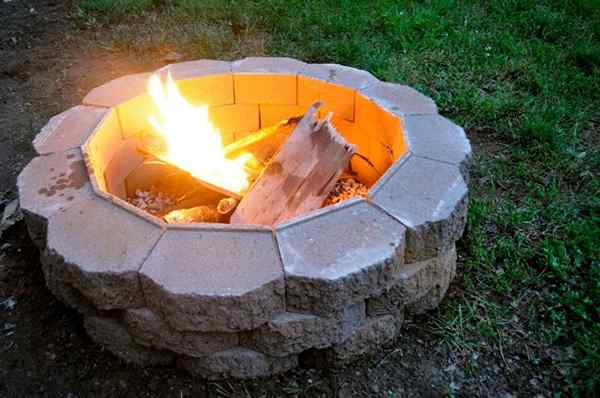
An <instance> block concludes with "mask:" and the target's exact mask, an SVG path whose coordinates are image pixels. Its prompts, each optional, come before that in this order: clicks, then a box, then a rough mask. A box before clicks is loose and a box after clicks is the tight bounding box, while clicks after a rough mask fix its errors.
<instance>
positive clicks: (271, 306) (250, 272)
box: [140, 226, 284, 331]
mask: <svg viewBox="0 0 600 398" xmlns="http://www.w3.org/2000/svg"><path fill="white" fill-rule="evenodd" d="M140 273H141V275H142V280H143V284H144V293H145V296H146V300H147V301H148V303H149V305H150V307H151V308H152V309H153V310H155V311H157V312H159V313H162V314H163V315H164V317H165V319H166V320H167V321H168V322H169V323H170V324H171V325H172V326H173V327H174V328H176V329H178V330H211V329H212V330H220V331H232V330H242V329H249V328H253V327H256V326H259V325H260V324H263V323H264V322H266V321H267V320H268V318H269V317H270V316H271V315H272V314H274V313H276V312H279V311H282V310H283V308H284V303H283V296H284V281H283V269H282V266H281V260H280V259H279V254H278V252H277V247H276V244H275V241H274V239H273V235H272V232H271V230H269V229H259V228H253V227H245V228H236V229H233V228H226V227H219V226H213V227H208V226H207V227H205V228H204V229H199V228H195V229H192V228H185V227H182V228H173V229H169V230H167V232H166V233H165V235H164V236H163V237H162V238H161V240H160V241H159V242H158V244H157V245H156V247H155V248H154V250H153V251H152V254H151V255H150V256H149V257H148V259H147V261H146V262H145V263H144V265H143V267H142V269H141V270H140Z"/></svg>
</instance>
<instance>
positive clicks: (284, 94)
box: [84, 73, 407, 215]
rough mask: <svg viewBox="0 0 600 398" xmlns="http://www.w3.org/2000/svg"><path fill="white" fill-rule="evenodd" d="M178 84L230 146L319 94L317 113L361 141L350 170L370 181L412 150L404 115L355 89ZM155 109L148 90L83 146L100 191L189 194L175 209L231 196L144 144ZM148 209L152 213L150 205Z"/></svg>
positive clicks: (295, 82) (256, 81)
mask: <svg viewBox="0 0 600 398" xmlns="http://www.w3.org/2000/svg"><path fill="white" fill-rule="evenodd" d="M176 83H177V86H178V88H179V90H180V91H181V93H182V94H183V96H184V97H185V98H186V100H188V101H189V102H190V103H191V104H193V105H208V106H209V118H210V120H211V122H212V123H213V124H214V125H215V126H216V127H217V128H218V129H219V131H220V133H221V136H222V139H223V144H224V145H227V144H230V143H232V142H234V141H236V140H239V139H241V138H243V137H244V136H246V135H248V134H250V133H252V132H255V131H257V130H260V129H262V128H267V127H271V126H274V125H275V124H277V123H279V122H281V121H283V120H286V119H289V118H291V117H296V116H301V115H303V114H304V113H305V112H306V110H307V109H308V107H309V106H310V105H311V104H312V103H314V102H315V101H318V100H320V101H322V102H324V106H323V107H322V108H321V110H320V111H319V117H324V116H325V115H326V114H327V113H329V112H331V113H332V114H333V119H332V123H333V125H334V126H335V127H336V129H337V130H338V131H339V132H340V134H341V135H343V136H344V138H345V139H346V140H347V141H349V142H350V143H352V144H354V145H356V147H357V152H358V154H359V156H355V157H354V158H353V159H352V161H351V164H350V165H349V168H348V170H347V172H348V173H349V174H350V175H353V176H354V177H355V179H356V180H357V181H359V182H361V183H363V184H365V185H366V186H367V187H371V186H372V185H373V184H374V183H375V181H376V180H377V179H378V178H379V177H381V175H382V174H383V173H384V172H385V171H386V170H387V169H388V168H389V167H390V166H391V165H392V164H393V163H394V162H395V161H396V160H397V159H398V158H400V157H401V156H402V155H403V154H405V153H406V151H407V146H406V143H405V139H404V135H403V133H402V125H401V121H400V119H399V118H398V117H397V116H395V115H393V114H391V113H389V112H387V111H386V110H384V109H382V108H381V107H379V106H378V105H376V104H375V103H374V102H372V101H371V100H369V99H368V98H366V97H365V96H363V95H362V94H361V93H359V92H358V91H357V90H355V89H352V88H348V87H345V86H341V85H337V84H333V83H329V82H326V81H324V80H320V79H317V78H312V77H307V76H300V75H288V74H250V73H246V74H244V73H235V74H217V75H209V76H202V77H197V78H192V79H184V80H177V81H176ZM157 112H158V110H157V108H156V105H155V104H154V102H153V101H152V98H151V97H150V95H149V94H147V93H145V94H142V95H139V96H137V97H134V98H132V99H129V100H128V101H126V102H124V103H122V104H120V105H118V106H117V107H116V108H113V109H111V110H110V111H109V112H108V113H107V114H106V115H105V117H104V119H103V121H102V123H101V124H100V125H99V126H98V127H97V129H96V131H95V132H94V134H93V135H92V136H90V138H89V139H88V140H87V142H86V143H85V145H84V152H85V153H86V155H87V159H88V166H89V169H90V175H91V177H92V180H93V181H92V182H93V183H94V185H95V186H96V188H97V190H99V191H101V192H103V193H105V194H108V195H112V196H114V197H116V198H118V199H120V200H123V201H127V200H128V199H131V198H132V197H135V195H136V192H145V191H148V190H150V189H153V190H154V191H156V192H161V193H164V194H165V198H167V199H165V200H166V201H167V203H162V204H161V206H164V208H161V212H163V213H164V211H165V210H169V206H170V205H171V204H172V203H170V200H172V198H184V200H183V201H182V202H178V203H177V207H174V208H190V207H194V206H201V205H211V204H215V203H217V202H218V201H219V200H220V199H222V198H225V196H224V195H223V194H221V193H218V192H215V191H211V190H210V189H207V188H201V187H198V184H197V182H196V181H195V180H194V179H193V178H191V177H190V176H189V175H187V174H186V173H185V172H181V171H180V170H178V169H177V168H175V167H172V166H169V165H167V164H165V163H163V162H160V161H157V160H155V159H152V158H151V157H150V156H148V155H144V154H143V153H142V152H140V151H139V150H138V148H139V147H140V146H141V144H142V141H143V136H144V134H146V133H148V132H151V131H153V128H152V126H151V125H150V123H149V121H148V118H149V116H150V115H152V114H157ZM366 159H368V161H367V160H366ZM190 192H192V193H193V194H192V195H190V194H189V193H190ZM168 198H170V199H168ZM174 208H173V209H174ZM145 210H147V211H148V210H149V212H150V214H154V213H153V212H152V209H145ZM155 213H156V212H155ZM155 215H156V214H155Z"/></svg>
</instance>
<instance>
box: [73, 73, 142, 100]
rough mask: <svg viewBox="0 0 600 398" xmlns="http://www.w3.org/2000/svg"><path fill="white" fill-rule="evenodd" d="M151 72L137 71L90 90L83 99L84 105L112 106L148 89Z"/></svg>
mask: <svg viewBox="0 0 600 398" xmlns="http://www.w3.org/2000/svg"><path fill="white" fill-rule="evenodd" d="M150 75H151V73H137V74H134V75H127V76H122V77H119V78H117V79H114V80H111V81H109V82H108V83H105V84H103V85H102V86H100V87H96V88H95V89H93V90H92V91H90V92H89V93H88V94H87V95H86V96H85V98H84V99H83V104H84V105H96V106H105V107H112V106H116V105H119V104H120V103H122V102H125V101H127V100H129V99H131V98H133V97H135V96H138V95H140V94H142V93H144V92H145V91H146V86H147V84H148V78H149V77H150Z"/></svg>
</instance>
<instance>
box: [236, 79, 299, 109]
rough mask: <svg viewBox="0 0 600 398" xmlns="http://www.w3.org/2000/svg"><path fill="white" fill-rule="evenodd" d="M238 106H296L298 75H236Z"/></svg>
mask: <svg viewBox="0 0 600 398" xmlns="http://www.w3.org/2000/svg"><path fill="white" fill-rule="evenodd" d="M233 81H234V85H235V102H236V104H279V105H296V104H297V103H298V102H297V90H296V87H297V79H296V75H283V74H253V73H236V74H234V75H233Z"/></svg>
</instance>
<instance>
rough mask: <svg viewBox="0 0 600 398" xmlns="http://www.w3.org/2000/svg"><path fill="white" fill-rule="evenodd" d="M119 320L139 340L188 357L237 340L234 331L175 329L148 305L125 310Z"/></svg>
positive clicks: (144, 343) (230, 346)
mask: <svg viewBox="0 0 600 398" xmlns="http://www.w3.org/2000/svg"><path fill="white" fill-rule="evenodd" d="M123 321H124V323H125V325H126V326H127V328H128V330H129V333H130V334H131V335H132V336H133V338H134V339H135V340H136V341H137V342H138V343H139V344H141V345H145V346H154V347H158V348H162V349H166V350H171V351H174V352H176V353H179V354H183V355H187V356H191V357H205V356H207V355H211V354H214V353H216V352H220V351H224V350H226V349H229V348H233V347H235V346H237V345H238V343H239V337H238V334H237V333H219V332H214V333H210V332H179V331H177V330H175V329H173V328H172V327H171V326H169V324H168V323H167V322H165V321H164V320H163V319H161V318H160V316H158V315H157V314H155V313H154V312H152V311H151V310H150V309H148V308H135V309H129V310H126V311H125V314H124V317H123Z"/></svg>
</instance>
